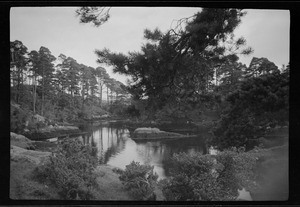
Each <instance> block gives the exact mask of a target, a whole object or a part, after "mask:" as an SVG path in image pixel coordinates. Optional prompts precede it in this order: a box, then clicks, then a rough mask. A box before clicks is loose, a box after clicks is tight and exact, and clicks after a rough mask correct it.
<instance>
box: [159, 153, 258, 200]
mask: <svg viewBox="0 0 300 207" xmlns="http://www.w3.org/2000/svg"><path fill="white" fill-rule="evenodd" d="M171 163H172V164H171V166H172V168H171V169H170V174H171V176H170V178H166V179H164V180H162V181H160V185H162V192H163V194H164V196H165V198H166V200H173V201H188V200H204V201H228V200H236V199H237V197H238V189H241V188H242V187H245V188H246V189H251V190H253V189H255V188H256V187H257V186H256V183H255V178H256V177H255V165H256V159H255V156H252V155H251V154H248V153H245V152H244V151H243V150H237V149H236V148H233V149H231V150H226V151H223V152H220V153H218V154H217V155H202V154H200V153H194V154H187V153H179V154H174V155H173V157H172V158H171Z"/></svg>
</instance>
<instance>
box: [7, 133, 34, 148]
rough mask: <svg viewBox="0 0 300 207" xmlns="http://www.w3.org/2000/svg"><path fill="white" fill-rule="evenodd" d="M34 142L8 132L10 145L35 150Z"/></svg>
mask: <svg viewBox="0 0 300 207" xmlns="http://www.w3.org/2000/svg"><path fill="white" fill-rule="evenodd" d="M33 143H34V142H33V141H31V140H30V139H28V138H27V137H25V136H23V135H20V134H16V133H13V132H10V144H11V145H15V146H18V147H21V148H23V149H31V150H33V149H35V147H34V144H33Z"/></svg>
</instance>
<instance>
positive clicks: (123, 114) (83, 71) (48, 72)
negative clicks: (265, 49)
mask: <svg viewBox="0 0 300 207" xmlns="http://www.w3.org/2000/svg"><path fill="white" fill-rule="evenodd" d="M97 12H98V15H95V13H97ZM76 13H77V15H78V16H79V17H80V22H82V23H85V24H94V25H95V26H96V27H99V26H100V28H101V25H102V24H104V23H105V24H108V23H109V10H108V11H107V10H106V12H104V10H103V9H102V10H101V9H99V8H98V9H97V8H96V7H81V8H80V9H78V10H76ZM245 15H246V12H245V11H244V10H242V9H214V8H204V9H202V10H201V12H198V13H196V14H194V15H193V16H191V17H187V18H182V19H180V20H178V21H177V24H176V25H175V26H174V27H173V28H171V29H170V30H168V31H167V32H163V31H161V30H160V29H159V28H156V29H154V30H150V29H145V30H144V39H145V40H146V43H145V44H143V45H142V46H141V48H140V51H132V52H128V53H127V54H124V53H120V52H114V51H111V50H110V49H108V48H102V49H96V50H95V54H96V55H97V62H98V63H99V65H101V67H100V66H99V67H97V68H93V67H90V66H87V65H84V64H81V63H78V62H77V61H76V60H75V59H73V58H72V57H67V56H66V55H64V54H60V55H59V56H58V57H55V56H54V55H52V54H51V51H50V50H51V48H50V49H48V48H47V47H46V46H41V47H40V49H39V50H38V51H35V50H33V51H28V49H27V47H26V45H24V44H23V43H22V40H15V41H11V42H10V57H11V59H10V63H11V65H10V75H11V76H10V80H11V87H10V89H11V98H10V102H11V111H10V113H11V114H10V118H11V120H10V126H11V129H10V131H11V132H14V133H18V134H22V135H26V133H28V131H38V130H40V129H43V128H45V127H49V126H50V125H51V126H55V125H57V124H58V125H77V124H78V123H82V122H85V121H87V120H89V121H93V120H96V119H99V118H103V117H106V118H108V119H120V120H126V121H127V122H131V123H136V124H139V125H143V124H144V125H145V124H149V123H154V124H155V126H161V125H162V123H170V124H177V126H178V124H179V125H189V126H191V125H192V126H195V127H196V128H197V127H198V128H200V127H203V126H205V127H206V128H208V130H209V133H210V134H211V137H210V138H209V139H208V140H207V144H209V145H211V146H213V147H214V148H215V149H217V150H219V151H220V154H218V155H217V156H216V160H217V161H218V162H220V163H222V164H223V167H224V166H225V168H222V167H220V168H218V167H217V168H216V169H217V171H218V172H219V173H220V174H219V177H218V178H216V177H214V176H215V175H213V174H210V173H208V172H209V170H211V169H212V168H213V167H212V166H214V161H213V160H212V159H211V158H210V157H209V156H207V155H205V156H200V155H190V156H188V155H187V154H177V155H176V154H175V155H174V156H173V158H172V162H173V168H172V169H173V171H172V172H171V175H172V177H171V178H170V179H169V180H164V181H161V183H160V184H159V185H161V186H163V187H162V189H163V190H162V193H163V194H164V197H165V198H166V199H167V200H168V199H169V200H232V199H235V198H236V192H237V189H239V188H240V185H243V186H248V187H249V186H251V185H254V184H253V183H255V182H252V181H251V183H250V181H249V183H247V182H248V180H247V182H246V179H245V176H248V177H246V178H247V179H248V178H249V177H251V176H252V177H251V179H256V178H254V177H255V175H254V174H251V173H252V171H251V170H252V167H253V166H254V165H255V163H256V161H255V158H254V157H255V156H256V154H255V153H254V154H255V156H254V155H253V154H251V156H250V155H249V154H246V152H247V151H250V150H255V149H257V147H261V146H263V145H262V144H263V143H265V142H266V139H265V138H263V137H265V136H267V135H268V134H269V133H270V132H272V130H274V129H278V128H284V127H285V128H287V127H288V126H289V78H290V65H289V64H288V65H282V66H280V67H278V66H277V65H276V64H275V63H273V62H272V61H271V60H268V59H267V58H265V57H253V58H252V60H251V62H250V64H249V66H247V65H245V64H243V63H242V62H240V60H239V59H240V58H239V57H241V56H249V55H251V54H252V53H253V48H251V47H249V46H247V43H246V39H245V38H243V37H236V36H235V35H234V31H235V29H236V28H237V27H238V26H239V25H240V24H241V22H242V18H243V16H245ZM105 66H108V67H111V68H112V69H113V72H114V73H118V74H122V75H126V76H127V77H129V80H128V81H127V84H123V83H122V82H120V81H117V80H115V79H113V78H111V77H110V76H109V74H108V72H107V71H106V69H105ZM209 113H211V114H213V115H212V116H214V117H216V118H214V119H210V118H209V115H206V116H205V114H209ZM35 117H43V118H44V119H45V121H44V122H40V121H38V120H37V119H35ZM271 141H272V140H271ZM77 144H78V143H77ZM71 145H74V149H75V148H76V149H77V147H78V146H76V143H75V144H74V143H71ZM79 148H80V147H79ZM62 149H67V148H62ZM62 149H60V150H61V151H60V152H61V154H60V156H67V154H66V153H67V151H64V150H62ZM67 150H70V151H72V148H70V149H69V148H68V149H67ZM228 150H229V151H228ZM230 150H232V151H230ZM90 151H92V150H90V149H89V150H88V151H87V152H89V153H90ZM245 151H246V152H245ZM255 152H256V151H255ZM263 152H264V151H263ZM93 153H95V152H93ZM68 156H69V155H68ZM70 156H73V155H70ZM233 157H235V158H236V159H237V160H238V162H237V163H234V164H233V161H232V160H231V159H233V160H234V159H235V158H233ZM53 159H54V161H53V162H52V164H53V163H54V168H53V169H55V170H56V173H57V174H59V173H61V172H60V171H59V168H60V164H59V161H58V160H57V158H53ZM63 159H65V158H62V160H63ZM72 159H73V158H72ZM76 159H87V160H89V161H83V160H81V161H82V162H90V160H91V158H89V157H86V158H85V157H82V158H79V157H77V158H76ZM55 160H56V161H55ZM65 162H67V161H66V160H65ZM70 162H71V161H70ZM238 163H239V164H238ZM68 164H70V163H68ZM71 164H72V165H73V164H74V163H71ZM71 164H70V165H71ZM74 165H75V164H74ZM91 165H95V163H94V161H93V163H92V164H91ZM239 165H240V166H243V167H244V168H243V169H241V172H243V173H246V171H247V169H248V168H249V169H248V171H249V173H250V171H251V173H250V174H251V175H248V174H247V175H245V174H243V173H241V174H238V176H240V177H236V175H235V174H234V173H233V172H235V171H234V170H228V169H233V168H236V169H240V168H242V167H240V168H239ZM182 166H186V168H185V167H182ZM226 166H228V168H226ZM90 167H91V166H89V170H91V168H90ZM231 167H232V168H231ZM47 169H48V170H49V169H50V168H47ZM186 169H191V171H193V172H187V171H186ZM39 170H41V171H43V168H41V169H39ZM151 170H152V171H151ZM226 170H228V171H226ZM46 171H47V170H45V171H43V173H45V172H46ZM116 171H117V173H119V174H121V175H120V180H121V181H122V182H123V183H126V184H125V186H126V185H127V184H128V186H127V187H126V188H128V189H131V190H133V189H135V187H132V186H131V185H133V184H132V183H130V182H131V181H128V179H129V180H130V176H132V175H129V174H130V172H131V173H133V174H134V173H135V176H139V175H138V174H139V173H140V174H141V173H142V174H143V173H145V174H147V172H150V171H151V173H150V174H151V176H150V177H149V178H148V180H147V181H149V182H150V181H151V182H154V183H155V182H156V181H157V177H156V176H154V175H153V168H151V167H144V166H140V165H139V164H138V163H135V162H132V163H131V164H130V165H128V166H127V168H126V170H125V171H122V170H119V171H118V170H116ZM136 171H137V172H136ZM89 172H91V171H89ZM138 172H139V173H138ZM179 172H180V173H179ZM126 173H127V174H126ZM128 173H129V174H128ZM172 173H173V174H172ZM178 173H179V174H178ZM193 173H194V174H193ZM222 173H223V174H222ZM62 174H63V173H62ZM43 175H44V174H43ZM196 175H197V176H196ZM45 176H46V175H45ZM51 176H54V174H53V175H51ZM51 176H50V177H51ZM78 176H79V175H78ZM80 176H81V175H80ZM82 176H84V175H82ZM180 176H181V177H180ZM203 176H204V177H203ZM205 176H206V177H205ZM222 176H223V177H222ZM219 178H220V179H219ZM78 179H79V178H78ZM93 179H94V180H95V179H96V178H93ZM232 180H235V181H236V183H233V182H231V181H232ZM72 182H73V181H72ZM86 182H95V181H90V180H89V181H86ZM134 182H137V181H134ZM70 183H71V181H70ZM187 183H188V184H187ZM241 183H242V184H241ZM59 185H60V184H59ZM89 185H90V184H87V186H89ZM149 186H150V187H149ZM149 186H148V187H149V189H148V188H147V189H143V190H145V194H147V193H149V192H150V194H151V195H152V194H153V188H152V184H149ZM180 186H181V187H180ZM199 186H201V187H199ZM145 188H146V187H145ZM228 189H230V190H231V191H230V190H229V191H228ZM248 189H251V187H249V188H248ZM253 189H254V187H253ZM138 192H141V191H140V189H137V190H136V189H135V191H133V192H131V193H132V194H137V193H138ZM184 192H186V193H184ZM78 193H79V194H80V192H79V191H78ZM89 193H91V192H90V191H89ZM79 194H77V195H79ZM80 195H81V194H80ZM82 195H83V194H82ZM84 195H85V196H88V195H90V194H84ZM64 196H65V197H66V198H71V197H72V196H71V197H68V196H70V195H69V194H64ZM143 196H144V195H141V197H143ZM146 197H147V199H149V194H147V196H146ZM81 198H82V199H83V198H85V197H84V196H82V197H81ZM86 198H87V199H89V198H90V197H86ZM72 199H73V197H72ZM138 199H140V198H138ZM143 199H145V198H143Z"/></svg>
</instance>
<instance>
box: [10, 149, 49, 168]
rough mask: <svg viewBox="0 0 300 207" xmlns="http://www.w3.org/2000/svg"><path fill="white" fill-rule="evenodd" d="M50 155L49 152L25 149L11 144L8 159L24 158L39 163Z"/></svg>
mask: <svg viewBox="0 0 300 207" xmlns="http://www.w3.org/2000/svg"><path fill="white" fill-rule="evenodd" d="M50 155H51V152H40V151H34V150H27V149H23V148H21V147H17V146H14V145H11V147H10V159H11V161H15V162H18V161H22V160H26V161H29V162H31V163H33V164H36V165H38V164H40V163H44V162H46V161H47V160H48V159H49V157H50Z"/></svg>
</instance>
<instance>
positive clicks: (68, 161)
mask: <svg viewBox="0 0 300 207" xmlns="http://www.w3.org/2000/svg"><path fill="white" fill-rule="evenodd" d="M96 154H97V152H96V150H95V149H94V148H92V147H90V146H85V145H83V144H82V143H81V142H80V141H79V140H77V139H66V140H64V141H63V142H62V143H61V144H60V145H59V148H58V152H57V153H55V154H54V155H52V156H51V157H50V161H49V162H48V163H46V164H45V165H42V166H39V167H37V168H36V169H35V175H36V177H37V178H38V179H39V180H43V181H45V180H48V181H50V182H51V183H53V184H54V185H55V186H56V187H57V188H58V189H59V194H60V196H61V197H62V198H63V199H82V200H89V199H92V198H94V196H93V191H94V190H95V188H97V187H98V186H97V182H96V174H95V173H94V169H95V167H96V165H97V157H96V156H95V155H96Z"/></svg>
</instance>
